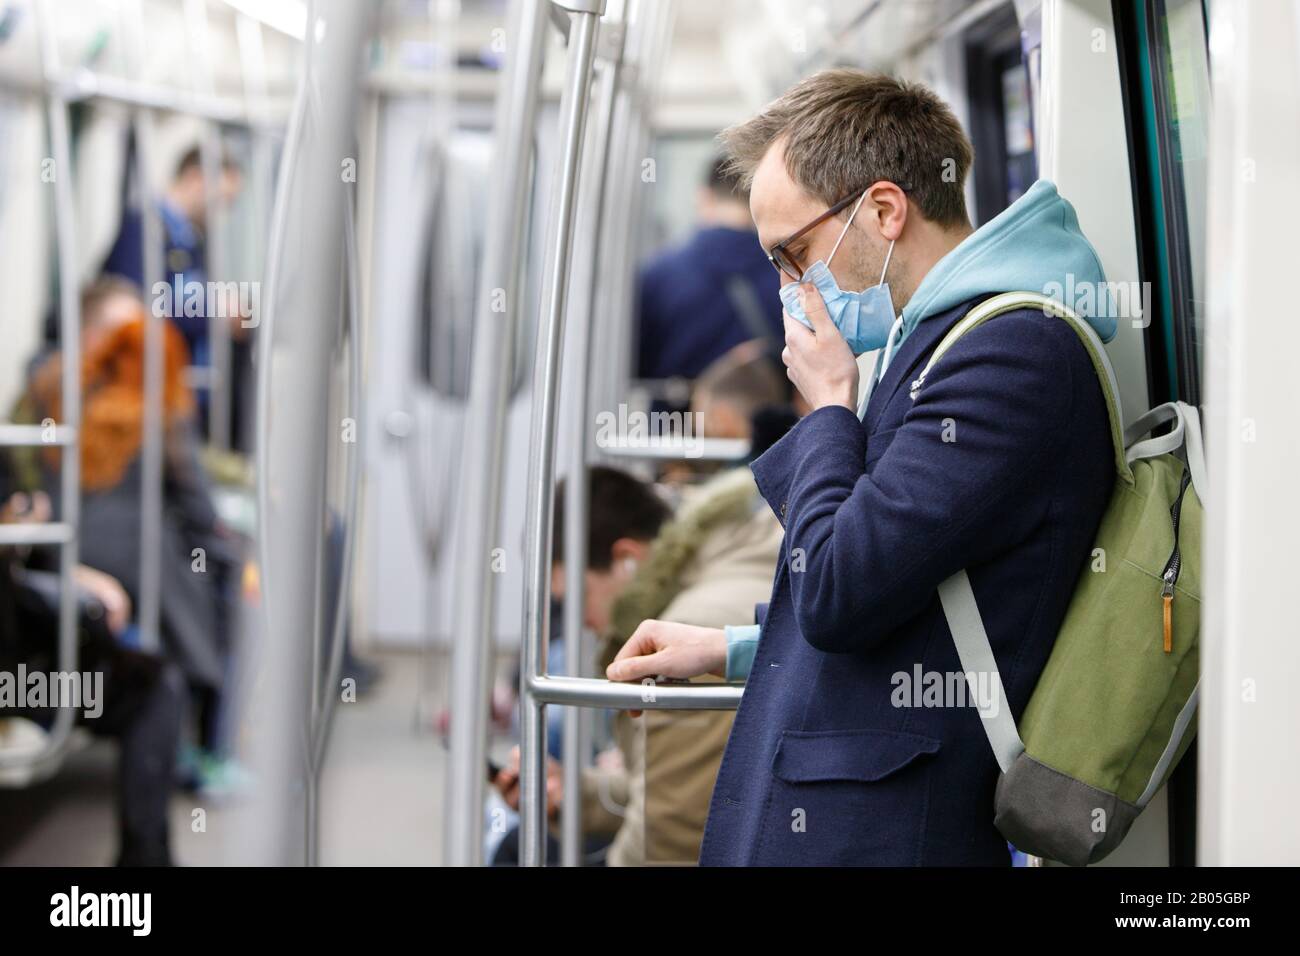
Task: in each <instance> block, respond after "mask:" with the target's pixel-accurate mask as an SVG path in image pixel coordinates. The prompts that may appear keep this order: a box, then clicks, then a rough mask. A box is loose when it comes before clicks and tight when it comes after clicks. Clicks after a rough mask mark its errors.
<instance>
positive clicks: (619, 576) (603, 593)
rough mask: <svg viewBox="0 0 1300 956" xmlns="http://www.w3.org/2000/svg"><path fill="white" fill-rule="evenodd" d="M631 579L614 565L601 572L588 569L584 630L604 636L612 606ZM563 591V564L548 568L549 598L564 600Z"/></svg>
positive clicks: (555, 564) (583, 611)
mask: <svg viewBox="0 0 1300 956" xmlns="http://www.w3.org/2000/svg"><path fill="white" fill-rule="evenodd" d="M631 579H632V576H631V574H629V573H627V571H626V570H624V569H622V568H620V567H619V566H618V565H617V564H615V565H611V566H610V567H608V568H606V569H604V570H603V571H594V570H592V569H590V568H588V569H587V574H586V585H585V587H584V590H585V591H586V594H585V595H584V597H585V599H586V600H585V601H584V607H583V609H582V624H583V627H585V628H587V629H588V630H590V631H591V632H592V633H594V634H604V633H606V632H607V631H608V630H609V626H610V618H611V616H612V615H613V611H614V604H615V602H616V601H617V600H618V598H619V595H620V594H622V593H623V589H624V588H625V587H627V583H628V581H630V580H631ZM564 590H565V578H564V564H563V562H560V561H557V562H555V563H554V564H553V565H552V567H551V594H552V596H554V597H555V598H556V599H557V600H563V599H564Z"/></svg>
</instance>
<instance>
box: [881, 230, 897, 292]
mask: <svg viewBox="0 0 1300 956" xmlns="http://www.w3.org/2000/svg"><path fill="white" fill-rule="evenodd" d="M895 241H896V240H893V239H890V240H889V251H888V252H886V253H885V267H884V268H883V269H881V270H880V281H879V282H877V283H876V285H884V284H885V273H886V272H888V271H889V260H890V258H891V257H892V256H893V255H894V242H895Z"/></svg>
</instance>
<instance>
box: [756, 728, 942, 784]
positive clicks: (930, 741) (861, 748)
mask: <svg viewBox="0 0 1300 956" xmlns="http://www.w3.org/2000/svg"><path fill="white" fill-rule="evenodd" d="M938 751H939V741H938V740H935V739H934V738H933V737H924V736H922V735H920V734H908V733H903V732H901V731H895V730H827V731H799V730H787V731H785V732H784V733H782V734H781V739H780V741H779V742H778V743H777V746H776V756H775V757H774V758H773V759H772V772H773V773H774V774H776V776H777V777H779V778H780V779H782V780H785V781H786V782H788V783H811V782H814V781H817V780H862V781H872V780H882V779H884V778H885V777H887V776H889V775H890V774H891V773H894V772H895V771H897V770H901V769H902V768H904V767H906V766H907V765H908V764H909V763H911V762H912V761H913V760H915V759H917V758H918V757H921V756H923V755H925V754H933V753H938Z"/></svg>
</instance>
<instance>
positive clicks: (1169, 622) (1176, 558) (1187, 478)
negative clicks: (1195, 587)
mask: <svg viewBox="0 0 1300 956" xmlns="http://www.w3.org/2000/svg"><path fill="white" fill-rule="evenodd" d="M1191 480H1192V474H1191V472H1189V471H1188V470H1187V469H1186V468H1184V469H1183V480H1182V482H1181V484H1180V485H1179V486H1178V497H1177V498H1175V499H1174V503H1173V504H1171V505H1170V506H1169V517H1170V518H1172V519H1173V522H1174V550H1173V551H1172V552H1171V553H1170V555H1169V560H1168V561H1166V562H1165V569H1164V571H1162V572H1161V574H1160V577H1161V579H1162V580H1163V581H1164V584H1163V585H1162V586H1161V588H1160V598H1161V600H1162V602H1163V604H1164V624H1165V628H1164V630H1165V642H1164V643H1165V653H1166V654H1169V653H1171V652H1172V651H1173V649H1174V585H1175V584H1177V583H1178V574H1179V572H1180V571H1182V569H1183V556H1182V554H1181V553H1180V552H1179V550H1178V525H1179V520H1180V519H1181V517H1182V513H1183V498H1184V497H1186V495H1187V485H1188V484H1189V483H1190V482H1191Z"/></svg>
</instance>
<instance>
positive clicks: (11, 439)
mask: <svg viewBox="0 0 1300 956" xmlns="http://www.w3.org/2000/svg"><path fill="white" fill-rule="evenodd" d="M53 427H54V434H53V435H47V431H48V429H47V428H46V427H45V426H44V425H22V424H11V423H8V422H6V423H4V424H0V448H49V447H54V448H59V447H64V446H72V445H75V444H76V443H77V430H76V429H75V428H71V427H69V426H68V425H55V426H53Z"/></svg>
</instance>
